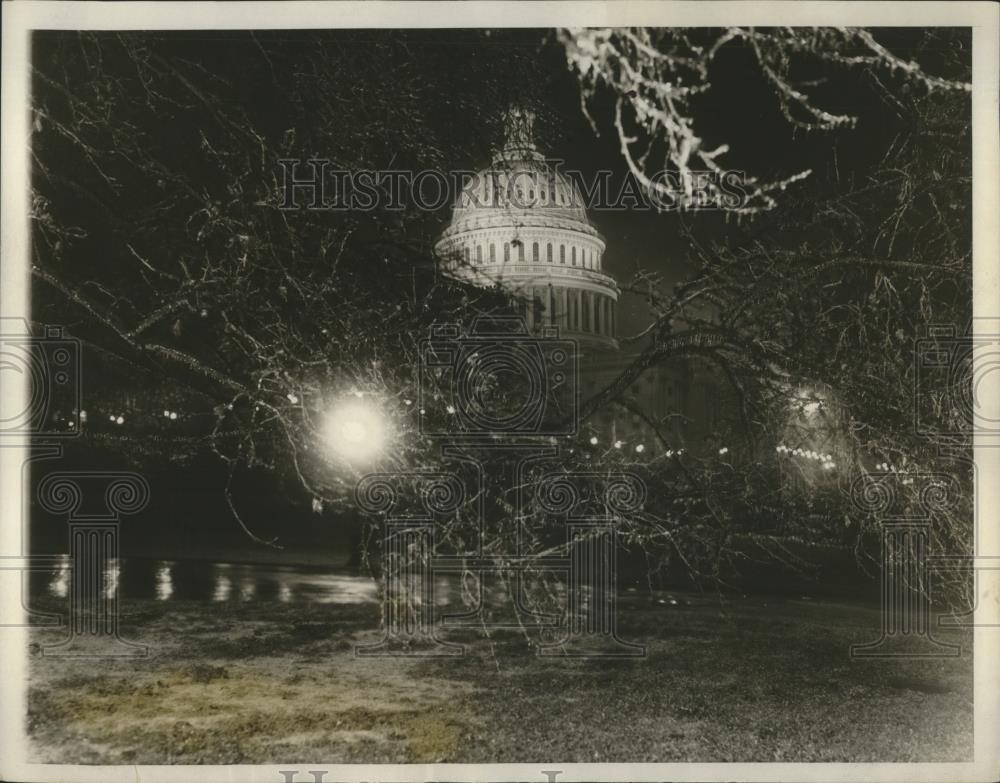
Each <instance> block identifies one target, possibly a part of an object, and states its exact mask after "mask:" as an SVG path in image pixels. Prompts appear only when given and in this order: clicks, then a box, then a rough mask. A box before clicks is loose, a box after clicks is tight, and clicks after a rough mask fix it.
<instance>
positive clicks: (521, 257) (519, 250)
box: [517, 242, 524, 264]
mask: <svg viewBox="0 0 1000 783" xmlns="http://www.w3.org/2000/svg"><path fill="white" fill-rule="evenodd" d="M517 262H518V263H519V264H523V263H524V242H518V243H517Z"/></svg>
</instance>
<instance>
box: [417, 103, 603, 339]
mask: <svg viewBox="0 0 1000 783" xmlns="http://www.w3.org/2000/svg"><path fill="white" fill-rule="evenodd" d="M531 123H532V117H531V114H530V113H528V112H524V111H518V110H514V111H512V112H511V113H510V115H509V116H508V121H507V139H506V143H505V145H504V147H503V149H502V150H501V151H500V152H499V153H498V154H497V155H496V156H494V158H493V161H492V163H491V165H490V166H489V167H488V168H487V169H484V170H483V171H480V172H479V173H478V174H476V176H475V177H473V178H472V180H471V181H470V183H469V185H468V186H467V187H466V188H465V190H464V191H463V193H462V195H461V197H460V199H459V201H458V203H457V204H456V206H455V209H454V213H453V215H452V220H451V223H450V224H449V225H448V227H447V228H446V229H445V230H444V232H443V233H442V234H441V237H440V239H439V240H438V242H437V244H436V245H435V252H436V254H437V257H438V259H439V260H440V264H441V268H442V271H443V272H444V273H445V274H448V275H450V276H452V277H455V278H457V279H460V280H464V281H466V282H470V283H472V284H474V285H479V286H494V285H499V286H501V287H502V288H504V289H505V290H506V291H508V292H509V293H510V294H511V295H512V296H513V298H514V299H515V301H517V302H518V303H519V304H520V308H521V312H522V313H523V315H524V317H525V318H526V320H527V323H528V326H529V328H531V329H532V330H533V331H538V330H539V329H540V328H541V327H542V326H547V325H551V326H557V327H559V333H560V335H561V336H564V337H569V338H571V339H574V340H576V341H577V342H578V344H580V346H581V348H584V349H590V350H597V351H601V350H604V351H616V350H617V348H618V342H617V340H616V339H615V333H616V326H617V314H616V310H617V306H618V297H619V294H620V291H619V289H618V286H617V284H616V283H615V281H614V279H613V278H612V277H610V276H609V275H607V274H605V273H604V271H603V256H604V248H605V245H604V239H603V238H602V237H601V235H600V233H599V232H598V231H597V229H596V228H595V227H594V225H593V224H592V223H591V222H590V219H589V218H588V217H587V211H586V207H585V204H584V201H583V198H582V196H581V194H580V191H579V189H578V188H577V187H576V185H575V184H574V183H573V182H572V181H571V180H570V179H569V178H568V177H566V176H564V175H563V174H561V173H560V172H559V171H558V170H557V169H556V168H555V167H552V166H549V165H548V163H547V162H546V160H545V157H544V156H543V155H542V154H541V153H540V152H539V151H538V149H537V148H536V147H535V143H534V140H533V138H532V133H531Z"/></svg>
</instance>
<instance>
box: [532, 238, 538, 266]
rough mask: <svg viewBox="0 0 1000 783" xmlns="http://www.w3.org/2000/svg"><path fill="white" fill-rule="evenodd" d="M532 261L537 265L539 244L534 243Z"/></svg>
mask: <svg viewBox="0 0 1000 783" xmlns="http://www.w3.org/2000/svg"><path fill="white" fill-rule="evenodd" d="M531 260H532V261H534V262H535V263H536V264H537V263H538V243H537V242H533V243H532V244H531Z"/></svg>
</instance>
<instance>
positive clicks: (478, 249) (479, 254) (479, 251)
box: [476, 245, 483, 264]
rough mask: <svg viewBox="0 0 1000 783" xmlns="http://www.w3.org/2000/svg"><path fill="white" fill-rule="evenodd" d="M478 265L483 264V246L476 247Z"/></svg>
mask: <svg viewBox="0 0 1000 783" xmlns="http://www.w3.org/2000/svg"><path fill="white" fill-rule="evenodd" d="M476 263H477V264H481V263H483V246H482V245H476Z"/></svg>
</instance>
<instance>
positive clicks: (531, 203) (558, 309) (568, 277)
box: [435, 109, 722, 456]
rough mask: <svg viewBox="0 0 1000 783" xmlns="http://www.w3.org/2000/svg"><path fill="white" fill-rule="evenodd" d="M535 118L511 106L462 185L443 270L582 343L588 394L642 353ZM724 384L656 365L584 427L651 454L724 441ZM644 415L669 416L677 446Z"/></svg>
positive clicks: (688, 365) (443, 242)
mask: <svg viewBox="0 0 1000 783" xmlns="http://www.w3.org/2000/svg"><path fill="white" fill-rule="evenodd" d="M531 125H532V116H531V114H530V113H529V112H526V111H523V110H516V109H515V110H512V111H511V112H510V114H509V115H508V117H507V129H506V141H505V144H504V146H503V149H502V150H500V152H499V153H497V154H496V155H494V157H493V160H492V161H491V164H490V166H489V167H487V168H486V169H484V170H482V171H480V172H479V173H478V174H477V175H476V176H474V177H473V178H472V180H471V182H470V183H469V185H468V186H467V187H466V188H465V190H464V191H463V193H462V194H461V196H460V198H459V199H458V202H457V203H456V205H455V208H454V212H453V215H452V219H451V222H450V223H449V225H448V226H447V227H446V228H445V230H444V231H443V232H442V234H441V236H440V238H439V239H438V241H437V243H436V245H435V253H436V256H437V259H438V264H439V269H440V271H441V272H442V273H443V274H446V275H448V276H450V277H452V278H454V279H457V280H462V281H464V282H468V283H471V284H473V285H477V286H481V287H487V288H492V287H500V288H502V289H503V290H504V291H506V292H507V293H508V294H509V295H510V296H511V298H512V300H513V301H514V303H515V305H516V306H518V307H519V309H520V312H521V314H522V315H523V316H524V318H525V320H526V322H527V325H528V327H529V328H530V329H531V330H532V331H533V332H536V333H538V332H540V331H541V329H542V328H543V327H546V326H554V327H557V328H558V333H559V336H560V337H567V338H570V339H573V340H575V341H576V343H577V345H578V346H579V348H580V354H581V355H580V370H581V375H580V383H581V391H582V392H583V393H584V395H585V396H586V395H589V394H593V393H596V392H597V391H599V390H601V389H603V388H605V387H606V386H608V385H609V384H610V383H612V382H613V381H615V380H616V379H617V378H618V376H619V375H620V374H621V373H622V371H623V370H624V369H625V368H626V367H628V366H629V365H630V364H631V363H632V362H633V361H634V359H635V358H636V354H634V353H632V354H629V353H626V352H623V351H620V350H619V344H618V340H617V321H618V318H617V309H618V304H619V297H620V294H621V290H620V289H619V287H618V285H617V283H616V282H615V280H614V278H612V277H611V276H610V275H608V274H607V273H606V272H605V271H604V251H605V243H604V239H603V238H602V236H601V234H600V233H599V232H598V230H597V229H596V228H595V227H594V225H593V223H591V221H590V219H589V217H588V216H587V211H586V206H585V203H584V200H583V198H582V195H581V193H580V191H579V189H578V188H577V186H576V185H575V184H574V183H573V182H572V181H571V180H570V178H569V177H567V176H565V175H564V174H562V173H561V172H559V170H558V168H557V167H555V166H551V165H549V164H548V163H547V161H546V159H545V157H544V155H542V153H541V152H539V150H538V149H537V147H536V146H535V143H534V140H533V138H532V132H531ZM719 392H720V379H719V378H718V373H717V372H716V371H715V370H714V369H713V368H711V367H707V366H703V365H702V364H701V363H699V362H697V361H686V360H679V361H676V362H673V363H671V365H669V366H664V365H656V366H653V367H650V368H648V369H647V370H646V371H645V372H644V373H643V375H642V377H641V378H639V379H637V380H636V382H634V383H633V384H631V386H630V387H629V388H628V389H627V390H626V391H625V397H626V398H627V399H628V400H629V401H630V402H631V403H632V405H631V406H630V407H629V408H628V409H626V408H625V407H622V406H609V407H608V408H605V409H603V410H601V411H597V412H596V413H595V414H594V415H593V416H592V417H591V418H590V419H588V421H587V422H586V423H585V424H584V430H585V433H586V434H587V435H589V436H591V437H593V438H596V439H597V441H598V442H600V443H604V444H605V445H610V446H612V447H615V448H625V449H629V450H632V449H634V450H636V451H638V452H640V453H643V454H646V455H650V456H651V455H653V454H656V453H660V452H663V451H665V450H668V449H669V448H671V447H672V448H682V447H683V448H688V447H692V446H693V447H694V448H695V449H696V450H698V449H703V448H718V446H719V444H717V443H715V439H716V436H715V434H714V433H715V432H717V430H718V429H719V425H720V424H721V423H722V422H721V414H722V410H721V407H720V393H719ZM636 409H638V410H641V411H643V412H644V414H645V416H642V415H639V413H637V412H636ZM647 419H649V420H655V421H658V422H661V424H662V430H661V433H662V432H666V436H667V439H668V440H669V444H665V443H664V442H663V440H662V438H660V437H657V436H655V435H654V434H653V433H652V432H651V431H650V428H649V425H648V421H647ZM591 442H593V440H592V441H591Z"/></svg>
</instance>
